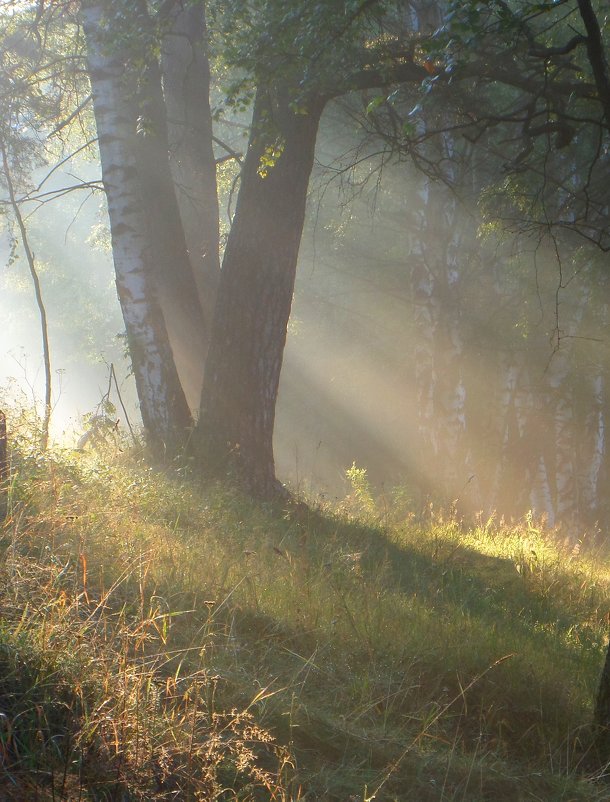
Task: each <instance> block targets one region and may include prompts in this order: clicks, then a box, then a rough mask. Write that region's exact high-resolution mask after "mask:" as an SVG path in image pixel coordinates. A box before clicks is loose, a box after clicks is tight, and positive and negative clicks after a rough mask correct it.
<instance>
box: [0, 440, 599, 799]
mask: <svg viewBox="0 0 610 802" xmlns="http://www.w3.org/2000/svg"><path fill="white" fill-rule="evenodd" d="M18 445H19V450H16V451H15V454H14V472H13V481H12V485H11V488H10V492H9V511H10V513H9V517H8V518H7V520H6V523H5V526H4V530H3V535H2V537H3V539H2V545H1V548H2V552H1V554H2V559H1V565H0V573H1V574H2V576H1V577H0V588H1V589H0V662H1V664H2V665H1V674H0V676H1V677H2V680H0V760H1V768H2V773H1V776H0V798H2V795H4V798H6V799H11V798H13V799H21V800H25V799H28V800H29V799H32V800H33V799H40V800H47V799H54V800H72V799H74V800H76V799H81V800H87V799H89V800H101V799H110V800H115V799H116V800H123V799H124V800H139V799H141V800H176V799H179V800H196V799H200V800H204V799H205V800H208V799H219V800H231V799H244V800H246V799H251V800H255V799H277V800H297V799H311V800H313V799H324V800H326V799H328V800H342V802H345V800H350V799H351V800H363V799H365V798H367V797H368V798H370V799H372V798H375V799H377V800H382V799H387V800H391V799H395V800H414V802H426V800H430V801H432V800H435V801H436V800H443V801H446V802H449V800H464V802H476V801H477V800H481V801H482V800H487V799H490V800H491V799H494V800H521V799H522V800H566V801H567V800H575V801H578V800H583V802H584V800H596V799H597V800H602V799H610V793H609V792H608V790H607V786H606V785H605V782H604V780H603V778H602V777H601V774H603V772H601V771H600V770H599V769H598V768H597V767H596V768H594V763H593V761H592V757H591V755H590V752H589V743H590V732H589V721H590V717H591V701H592V698H593V695H594V691H595V684H596V681H597V675H598V672H599V670H600V668H601V664H602V658H603V646H604V641H605V631H606V629H605V626H606V625H605V617H606V614H607V604H608V601H607V599H608V587H609V579H610V576H609V562H608V559H607V555H606V552H605V551H604V550H603V549H601V548H594V547H593V546H589V545H588V544H587V542H586V541H585V542H583V543H581V544H580V545H579V546H578V547H574V546H570V547H569V548H568V547H567V546H565V545H563V544H561V543H559V544H558V543H557V540H556V539H554V537H553V536H552V535H550V534H548V533H545V532H543V531H541V530H539V529H537V528H536V527H535V526H534V524H533V522H531V521H529V522H527V521H526V522H524V523H523V524H521V525H519V526H515V527H512V528H507V527H503V526H499V525H496V524H495V522H493V521H487V522H482V523H481V524H480V525H479V526H477V527H475V528H472V529H470V530H466V531H464V530H463V529H462V527H460V526H459V525H458V524H457V523H456V522H455V521H454V520H442V519H440V518H438V517H437V518H436V519H435V520H433V521H432V522H431V523H429V524H426V526H422V525H421V524H419V523H417V522H416V521H415V520H414V519H412V518H409V517H405V516H403V517H402V521H399V522H397V523H396V522H395V523H392V524H390V523H388V509H387V507H384V513H383V521H382V523H380V522H379V519H380V518H381V517H382V516H381V514H380V513H379V512H378V510H377V508H376V506H375V502H374V501H373V499H372V497H371V496H370V493H368V491H367V488H366V477H365V475H363V474H354V476H353V480H354V482H355V483H356V486H355V490H354V493H353V494H352V496H351V498H350V499H348V500H346V502H345V503H344V505H343V509H342V510H341V512H340V513H337V512H334V511H332V510H316V509H310V510H305V509H303V508H299V509H298V510H296V511H295V510H289V509H281V508H271V507H264V506H257V505H254V504H252V503H251V502H249V501H248V500H247V499H245V498H243V497H242V496H240V495H239V494H238V493H237V492H235V491H234V490H232V489H230V488H228V487H226V486H222V485H217V486H208V487H202V486H199V485H198V484H197V483H195V482H193V481H191V480H188V479H186V478H185V477H184V476H182V475H181V473H180V471H175V472H173V473H172V472H169V474H168V473H165V474H162V473H160V472H156V471H154V470H152V469H151V468H150V467H148V466H146V464H145V463H143V462H140V463H137V462H136V461H134V460H133V459H131V458H129V457H124V456H121V457H120V458H118V459H113V460H112V461H107V462H103V461H102V460H99V459H96V458H93V457H89V456H82V455H74V454H70V453H64V454H61V453H56V454H52V455H49V456H47V457H45V458H44V459H43V458H41V457H40V456H39V455H37V454H36V452H35V451H34V450H29V451H28V449H27V448H24V447H23V443H20V444H18ZM355 508H357V511H358V513H359V515H360V518H356V517H354V516H353V515H352V512H353V510H354V509H355ZM389 512H390V513H392V509H390V510H389ZM363 516H364V517H363Z"/></svg>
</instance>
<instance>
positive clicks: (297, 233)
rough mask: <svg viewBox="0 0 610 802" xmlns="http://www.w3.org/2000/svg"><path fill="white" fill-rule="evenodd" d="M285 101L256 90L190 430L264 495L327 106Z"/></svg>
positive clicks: (269, 490) (201, 446)
mask: <svg viewBox="0 0 610 802" xmlns="http://www.w3.org/2000/svg"><path fill="white" fill-rule="evenodd" d="M290 100H291V98H290V97H289V95H288V93H284V92H282V91H271V90H269V89H266V88H261V89H259V90H258V93H257V97H256V101H255V106H254V117H253V125H252V133H251V137H250V142H249V146H248V152H247V155H246V159H245V163H244V168H243V173H242V177H241V188H240V192H239V197H238V202H237V208H236V212H235V219H234V221H233V226H232V228H231V233H230V236H229V240H228V243H227V248H226V251H225V256H224V261H223V268H222V271H221V277H220V285H219V291H218V299H217V306H216V313H215V318H214V326H213V330H212V339H211V343H210V349H209V353H208V359H207V364H206V376H205V384H204V388H203V396H202V404H201V414H200V419H199V424H198V427H197V430H196V434H195V446H196V448H197V449H198V452H199V455H200V458H201V459H202V461H203V465H204V467H205V466H208V467H209V468H211V469H213V470H215V471H221V472H225V471H229V472H231V473H233V474H235V475H236V477H237V478H239V480H240V481H241V482H242V483H244V484H245V485H246V486H247V487H248V488H249V489H250V491H252V492H253V493H254V494H256V495H259V496H267V497H269V496H272V495H273V494H275V493H276V492H277V490H278V488H279V485H278V483H277V480H276V478H275V466H274V458H273V447H272V437H273V424H274V418H275V404H276V399H277V391H278V383H279V377H280V370H281V366H282V357H283V351H284V345H285V341H286V327H287V324H288V318H289V315H290V307H291V303H292V294H293V288H294V278H295V272H296V265H297V256H298V251H299V244H300V240H301V234H302V230H303V223H304V219H305V200H306V196H307V188H308V184H309V177H310V174H311V170H312V167H313V159H314V149H315V143H316V135H317V131H318V125H319V120H320V115H321V113H322V108H323V105H324V104H323V102H322V101H319V102H317V103H311V104H310V105H309V107H308V108H307V110H306V112H305V113H304V112H303V111H298V110H297V111H296V112H295V111H293V110H292V108H291V106H290ZM269 162H273V163H269Z"/></svg>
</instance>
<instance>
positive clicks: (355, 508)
mask: <svg viewBox="0 0 610 802" xmlns="http://www.w3.org/2000/svg"><path fill="white" fill-rule="evenodd" d="M345 478H346V479H347V481H348V482H349V485H350V488H351V489H350V493H349V494H348V495H347V496H346V498H345V500H344V502H343V504H342V506H341V509H342V511H344V512H346V513H349V514H352V515H356V516H360V517H363V518H366V519H374V518H376V517H377V516H378V509H377V504H376V502H375V499H374V497H373V491H372V489H371V485H370V482H369V478H368V476H367V471H366V468H358V467H357V465H356V463H355V462H353V463H352V466H351V468H348V469H347V470H346V471H345Z"/></svg>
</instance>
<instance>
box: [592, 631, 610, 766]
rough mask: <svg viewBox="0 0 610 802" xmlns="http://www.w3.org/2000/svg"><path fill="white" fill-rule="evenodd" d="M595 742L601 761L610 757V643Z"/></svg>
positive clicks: (598, 703)
mask: <svg viewBox="0 0 610 802" xmlns="http://www.w3.org/2000/svg"><path fill="white" fill-rule="evenodd" d="M594 723H595V729H596V732H595V742H596V746H597V751H598V755H599V758H600V760H601V762H603V763H606V762H607V760H608V758H610V644H609V645H608V649H607V651H606V660H605V662H604V667H603V669H602V673H601V677H600V679H599V686H598V689H597V699H596V700H595V711H594Z"/></svg>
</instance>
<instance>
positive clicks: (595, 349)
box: [1, 102, 609, 531]
mask: <svg viewBox="0 0 610 802" xmlns="http://www.w3.org/2000/svg"><path fill="white" fill-rule="evenodd" d="M361 112H362V110H361V109H358V108H356V109H353V108H350V107H349V105H346V104H345V103H344V102H342V103H337V104H335V105H333V106H331V107H330V108H329V109H328V111H327V112H326V115H325V117H324V119H323V122H322V130H321V134H320V137H319V141H318V146H317V150H316V164H315V169H314V174H313V177H312V183H311V186H310V193H309V204H308V214H307V221H306V226H305V230H304V236H303V241H302V246H301V252H300V257H299V268H298V273H297V283H296V289H295V297H294V305H293V310H292V317H291V322H290V325H289V332H288V344H287V351H286V355H285V364H284V370H283V374H282V380H281V389H280V394H279V403H278V419H277V425H276V431H275V450H276V460H277V464H278V475H279V477H280V478H281V480H282V481H285V482H288V483H289V484H290V486H291V487H294V488H296V489H298V490H299V491H304V492H306V493H308V494H313V496H314V497H315V496H316V495H317V494H322V495H329V494H330V496H332V497H341V496H342V495H344V494H345V492H347V490H348V489H349V482H347V480H346V475H345V472H346V470H347V469H349V468H350V467H351V466H352V464H354V463H355V464H356V466H358V467H359V468H365V469H366V470H367V473H368V476H369V479H370V480H371V482H372V483H373V485H374V487H375V489H376V492H383V493H385V494H388V495H390V496H391V495H392V493H394V494H395V495H396V494H398V495H399V496H400V497H401V500H402V503H405V502H408V503H409V504H410V505H411V506H412V507H413V509H414V510H417V511H420V510H421V509H423V508H424V507H426V506H427V505H428V504H429V503H433V504H434V505H436V506H438V507H450V506H451V505H453V504H455V503H456V502H457V503H458V506H459V509H460V511H461V512H462V513H468V514H473V513H477V512H479V511H482V512H483V513H484V514H486V515H489V514H491V513H492V512H497V513H498V514H499V515H502V516H508V517H509V518H515V517H517V518H518V517H520V516H522V515H524V514H525V513H527V512H529V511H531V512H532V513H533V514H534V516H536V517H541V518H542V517H544V519H545V520H546V521H547V523H548V524H549V525H551V526H553V525H555V524H563V525H566V526H567V527H568V529H572V528H573V527H575V526H584V527H590V526H592V525H594V524H596V523H601V524H602V525H603V524H604V523H605V521H606V517H605V516H606V515H607V514H608V513H609V511H608V510H607V507H606V500H605V494H604V493H603V488H604V486H605V483H606V475H607V470H608V465H607V448H606V441H605V435H606V431H607V428H608V426H607V414H608V403H607V400H606V384H607V382H606V371H607V368H608V343H607V337H606V333H607V326H608V321H607V315H608V311H607V304H606V301H605V292H606V290H605V282H606V277H605V269H604V266H605V262H606V257H605V254H604V252H602V251H600V249H599V248H598V247H597V246H596V245H595V244H594V243H586V242H583V241H582V240H578V239H576V238H574V237H572V238H571V239H570V238H567V237H564V238H563V239H562V238H561V237H558V236H556V235H554V234H552V233H551V234H549V232H545V231H540V230H539V229H534V230H533V231H530V232H518V233H515V232H513V231H510V230H506V227H505V225H503V222H502V221H501V220H499V219H498V218H499V215H498V213H497V209H496V208H495V206H494V203H493V202H492V201H490V200H489V199H488V198H487V197H486V196H485V195H483V196H482V195H481V193H482V190H483V188H484V187H482V186H478V185H477V184H476V174H477V173H476V171H477V159H478V160H480V159H483V160H484V161H485V163H486V170H488V171H489V170H493V168H494V167H495V169H497V171H498V173H497V174H498V175H499V176H500V178H499V179H498V180H499V181H501V180H502V170H503V165H502V164H501V162H500V161H497V162H496V163H495V164H494V162H493V161H492V156H491V155H490V154H489V153H487V154H485V155H484V156H480V155H477V154H476V153H475V152H474V151H473V152H472V153H469V154H467V155H466V156H465V163H464V164H463V166H462V172H463V177H462V178H460V177H458V179H457V180H455V181H454V182H453V185H452V186H447V185H444V184H443V183H442V182H440V181H434V180H433V179H431V178H429V177H428V176H426V175H424V174H422V172H421V170H418V169H417V167H415V166H414V165H413V164H412V163H411V161H410V160H409V159H408V158H406V157H401V156H400V155H397V154H396V153H393V152H392V150H391V148H390V147H389V146H388V145H387V143H385V142H384V141H383V140H382V139H380V138H379V137H375V136H374V135H373V134H371V133H370V132H366V131H364V130H363V128H362V124H363V121H362V120H357V119H356V115H357V114H358V113H361ZM244 120H245V121H246V122H244ZM364 123H366V119H365V120H364ZM246 124H247V117H244V116H243V114H242V115H240V116H238V117H237V118H235V119H233V120H232V119H229V120H228V121H225V122H224V124H220V125H219V128H220V132H221V134H222V138H223V141H224V142H225V143H229V144H230V147H231V148H234V149H235V151H236V152H241V151H243V150H244V148H245V145H246V140H245V136H246V133H245V132H246ZM217 155H218V158H220V159H222V157H223V155H224V152H223V150H222V148H220V147H219V148H218V154H217ZM51 166H52V165H51ZM48 169H49V167H47V166H45V167H44V168H40V169H39V170H38V171H36V172H35V173H33V175H32V182H33V183H36V182H37V181H39V180H43V179H44V178H45V176H46V174H47V172H48ZM220 169H221V173H220V187H221V210H222V212H223V219H224V220H225V222H224V223H223V225H224V229H225V230H224V236H225V237H226V231H227V230H228V225H229V223H228V216H227V215H228V214H230V213H231V208H230V206H231V202H232V200H234V199H232V190H234V181H235V177H236V175H237V169H236V167H235V165H234V163H233V162H231V163H227V162H223V163H222V165H221V168H220ZM99 176H100V172H99V164H98V163H97V162H96V159H95V153H94V152H93V151H90V152H89V154H88V156H87V157H86V158H83V157H76V158H75V159H73V160H72V161H71V162H70V172H66V171H64V170H63V169H61V168H60V169H59V170H57V171H56V172H55V173H53V175H52V177H51V179H50V180H49V181H48V182H46V183H45V185H44V187H45V191H51V190H56V189H61V188H62V187H64V186H71V185H73V184H74V183H75V178H78V180H83V181H87V182H91V181H95V180H97V181H99ZM45 200H46V199H45ZM35 206H36V205H35V204H30V207H32V208H30V207H27V209H28V228H29V231H30V236H31V238H32V243H33V247H34V249H35V251H36V257H37V261H38V265H39V270H40V273H41V281H42V286H43V293H44V298H45V302H46V305H47V309H48V317H49V329H50V341H51V347H52V355H53V369H54V372H55V373H56V377H57V378H56V381H55V390H54V399H53V405H54V410H53V417H52V426H53V433H54V436H55V437H56V438H58V439H59V440H60V441H62V442H64V443H65V444H66V445H71V444H73V443H75V442H76V441H77V440H78V438H79V436H80V434H82V432H83V431H84V430H86V428H87V419H86V416H87V415H91V414H93V413H95V412H96V410H97V411H98V412H99V409H98V407H99V404H100V401H101V399H102V398H103V396H104V394H105V393H106V389H107V381H108V370H109V365H110V364H114V365H115V368H116V372H117V376H118V377H119V378H120V381H121V392H122V393H123V395H124V400H125V402H126V405H127V409H128V413H129V415H130V417H131V419H132V422H133V424H134V425H139V426H141V420H139V417H138V410H137V399H136V393H135V387H134V386H133V377H132V376H131V375H130V368H129V357H128V354H127V351H126V342H125V336H124V333H123V324H122V321H121V316H120V308H119V305H118V303H117V300H116V293H115V290H114V280H113V270H112V255H111V249H110V234H109V228H108V222H107V217H106V212H105V206H104V201H103V196H102V195H101V193H100V191H99V187H98V189H97V190H90V189H84V190H81V191H80V192H73V193H71V194H69V195H65V196H63V197H61V198H60V199H59V200H50V201H49V202H46V203H44V204H41V205H40V206H38V207H36V208H35V212H34V207H35ZM11 231H12V229H11V228H5V229H4V233H3V260H4V263H5V265H6V269H5V270H4V271H3V275H2V282H3V285H2V286H3V292H2V298H1V303H2V310H3V319H4V320H5V321H6V332H5V335H4V338H3V353H2V374H3V377H4V383H5V385H6V386H8V384H10V386H11V388H12V392H15V391H17V394H18V396H21V401H22V402H23V403H25V404H26V405H27V404H31V403H32V402H34V401H35V400H36V401H37V402H40V400H41V398H42V396H43V394H44V393H43V383H44V372H43V369H42V360H41V354H40V348H41V346H40V337H39V332H38V323H37V311H36V306H35V302H34V298H33V293H32V289H31V282H30V279H29V275H28V271H27V265H26V264H25V262H24V259H23V257H22V254H21V252H20V245H19V241H18V239H12V237H13V236H15V235H14V233H11ZM9 379H10V382H9ZM113 392H114V391H113ZM113 400H114V403H115V404H117V405H118V399H117V398H116V394H115V395H114V399H113ZM121 429H122V430H123V432H125V430H126V429H125V421H122V422H121ZM62 438H63V440H62ZM574 531H576V530H574Z"/></svg>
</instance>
